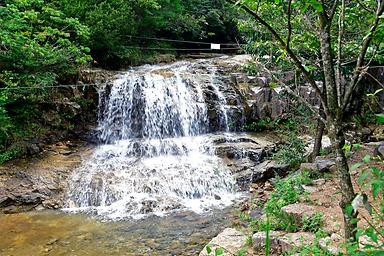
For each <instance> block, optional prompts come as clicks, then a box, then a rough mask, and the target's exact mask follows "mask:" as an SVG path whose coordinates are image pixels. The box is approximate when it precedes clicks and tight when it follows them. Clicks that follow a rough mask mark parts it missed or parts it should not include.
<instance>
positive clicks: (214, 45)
mask: <svg viewBox="0 0 384 256" xmlns="http://www.w3.org/2000/svg"><path fill="white" fill-rule="evenodd" d="M211 50H220V44H211Z"/></svg>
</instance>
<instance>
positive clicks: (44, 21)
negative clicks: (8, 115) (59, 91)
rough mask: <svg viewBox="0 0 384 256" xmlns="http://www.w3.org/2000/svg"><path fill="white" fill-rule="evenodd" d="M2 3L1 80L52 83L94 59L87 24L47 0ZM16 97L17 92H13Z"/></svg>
mask: <svg viewBox="0 0 384 256" xmlns="http://www.w3.org/2000/svg"><path fill="white" fill-rule="evenodd" d="M5 3H6V5H5V6H2V7H0V38H1V40H2V41H1V47H0V53H1V54H0V66H1V67H2V69H1V72H0V84H1V85H2V86H3V87H17V86H24V87H25V86H37V85H39V86H42V85H51V84H53V83H54V82H55V80H56V78H57V77H59V76H68V75H73V74H74V73H76V71H77V68H78V67H79V65H83V64H86V63H87V62H88V61H89V60H90V56H89V55H88V53H89V51H90V49H89V48H87V47H86V46H85V45H84V43H85V42H86V41H87V40H88V38H89V31H88V29H87V27H85V26H83V25H82V24H80V22H79V21H78V20H77V19H74V18H68V17H66V16H65V15H64V14H63V13H62V12H61V11H59V10H57V9H54V8H52V7H50V6H49V5H46V3H45V2H44V1H43V0H31V1H21V0H17V1H5ZM12 96H13V98H14V96H15V95H12Z"/></svg>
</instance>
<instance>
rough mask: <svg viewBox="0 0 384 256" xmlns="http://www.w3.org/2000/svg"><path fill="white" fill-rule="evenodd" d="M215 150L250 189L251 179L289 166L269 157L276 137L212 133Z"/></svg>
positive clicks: (253, 180)
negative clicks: (268, 158)
mask: <svg viewBox="0 0 384 256" xmlns="http://www.w3.org/2000/svg"><path fill="white" fill-rule="evenodd" d="M212 138H213V142H214V148H215V154H216V155H217V156H219V157H221V158H223V159H224V160H225V162H226V163H227V165H228V166H229V167H230V168H231V170H232V172H233V174H234V176H235V179H236V181H237V185H238V186H239V187H240V188H241V189H242V190H248V188H249V185H250V183H254V182H258V181H261V180H267V179H269V178H272V177H274V176H275V175H283V174H284V173H285V172H286V171H287V170H288V166H286V165H281V164H278V163H276V162H275V161H270V160H267V157H268V156H270V155H271V154H272V151H273V150H274V148H275V143H273V142H272V141H274V138H273V137H268V135H265V136H264V137H261V136H255V135H254V136H252V135H248V134H237V135H231V136H229V137H227V136H223V135H213V137H212Z"/></svg>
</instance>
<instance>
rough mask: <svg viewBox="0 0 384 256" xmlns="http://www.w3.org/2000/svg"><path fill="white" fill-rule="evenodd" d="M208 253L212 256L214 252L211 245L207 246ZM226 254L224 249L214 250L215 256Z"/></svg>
mask: <svg viewBox="0 0 384 256" xmlns="http://www.w3.org/2000/svg"><path fill="white" fill-rule="evenodd" d="M206 251H207V254H208V255H211V253H212V252H213V250H212V248H211V246H210V245H207V246H206ZM223 254H224V249H223V248H220V247H219V248H215V250H214V255H215V256H220V255H223Z"/></svg>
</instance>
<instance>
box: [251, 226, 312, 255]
mask: <svg viewBox="0 0 384 256" xmlns="http://www.w3.org/2000/svg"><path fill="white" fill-rule="evenodd" d="M269 239H270V240H269V241H270V243H269V245H270V253H271V254H272V255H281V254H283V253H284V252H288V251H291V250H292V249H294V248H300V247H303V246H308V245H311V244H312V243H313V241H314V240H315V235H314V234H313V233H309V232H297V233H287V234H286V233H284V232H281V231H270V232H269ZM252 242H253V247H254V249H255V250H256V251H258V252H261V251H264V250H265V246H266V233H265V232H264V231H263V232H258V233H255V234H254V235H253V236H252Z"/></svg>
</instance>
